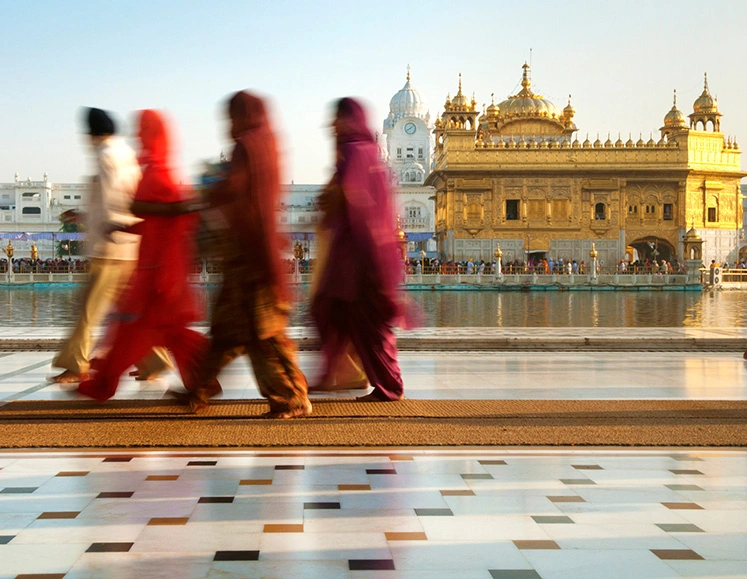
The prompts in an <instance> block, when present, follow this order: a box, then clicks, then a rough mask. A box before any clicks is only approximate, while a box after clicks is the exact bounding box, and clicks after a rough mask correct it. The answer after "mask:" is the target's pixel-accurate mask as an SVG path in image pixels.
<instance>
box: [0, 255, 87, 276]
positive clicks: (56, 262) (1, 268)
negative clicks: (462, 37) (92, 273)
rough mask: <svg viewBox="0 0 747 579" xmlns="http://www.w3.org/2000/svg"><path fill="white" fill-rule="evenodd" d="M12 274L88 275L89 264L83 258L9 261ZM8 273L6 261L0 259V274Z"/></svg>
mask: <svg viewBox="0 0 747 579" xmlns="http://www.w3.org/2000/svg"><path fill="white" fill-rule="evenodd" d="M11 263H12V265H13V272H14V273H88V265H89V262H88V260H87V259H83V258H77V257H76V258H62V257H56V258H54V259H52V258H51V257H50V258H48V259H31V258H28V257H22V258H20V259H16V258H13V259H11ZM7 271H8V260H7V259H6V258H3V259H0V273H6V272H7Z"/></svg>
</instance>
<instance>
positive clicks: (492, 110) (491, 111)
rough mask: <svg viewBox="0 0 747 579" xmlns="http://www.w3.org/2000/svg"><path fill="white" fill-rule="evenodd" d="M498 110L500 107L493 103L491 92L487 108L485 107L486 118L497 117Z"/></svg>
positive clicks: (493, 95)
mask: <svg viewBox="0 0 747 579" xmlns="http://www.w3.org/2000/svg"><path fill="white" fill-rule="evenodd" d="M499 111H500V109H499V108H498V105H497V104H495V94H494V93H493V94H491V95H490V104H489V105H488V108H487V114H488V118H490V117H497V116H498V112H499Z"/></svg>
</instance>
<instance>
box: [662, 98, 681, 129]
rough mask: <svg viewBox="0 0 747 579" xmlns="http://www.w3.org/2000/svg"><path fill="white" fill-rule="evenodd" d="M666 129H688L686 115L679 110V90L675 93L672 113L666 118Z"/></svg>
mask: <svg viewBox="0 0 747 579" xmlns="http://www.w3.org/2000/svg"><path fill="white" fill-rule="evenodd" d="M664 126H665V127H672V128H676V127H686V126H687V123H686V121H685V115H683V114H682V111H680V109H678V108H677V90H676V89H675V91H674V104H673V105H672V108H671V109H670V111H669V112H668V113H667V114H666V115H665V116H664Z"/></svg>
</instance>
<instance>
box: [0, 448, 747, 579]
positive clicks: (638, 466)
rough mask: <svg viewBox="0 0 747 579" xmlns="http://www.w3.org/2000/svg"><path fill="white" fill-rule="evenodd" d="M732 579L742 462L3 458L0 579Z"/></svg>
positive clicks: (250, 455)
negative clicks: (688, 578)
mask: <svg viewBox="0 0 747 579" xmlns="http://www.w3.org/2000/svg"><path fill="white" fill-rule="evenodd" d="M17 577H22V578H31V577H36V578H41V577H44V578H47V579H51V578H63V577H64V578H65V579H83V578H91V579H93V578H96V579H105V578H125V577H126V578H129V577H138V578H156V577H158V578H161V577H163V578H167V577H168V578H172V577H173V578H177V577H178V578H180V579H191V578H203V577H215V578H217V577H231V578H243V577H247V578H249V577H251V578H258V577H265V578H278V579H285V578H288V577H293V578H320V577H323V578H324V579H336V578H344V577H377V578H378V577H381V578H392V579H394V578H396V579H425V578H433V579H436V578H437V579H451V578H453V579H491V578H492V579H530V578H542V579H555V578H567V577H572V578H574V579H586V578H595V579H596V578H606V579H617V578H620V579H622V578H625V579H627V578H636V579H668V578H680V577H693V578H694V577H701V578H709V579H718V578H729V579H734V578H738V577H741V578H744V577H747V452H745V451H711V450H706V449H694V450H691V451H689V452H682V451H679V450H671V449H670V450H656V451H653V450H651V451H643V450H609V449H603V450H593V449H592V450H575V449H570V450H542V449H538V450H527V449H515V450H511V449H504V450H490V449H464V450H458V449H448V448H439V449H433V450H422V449H410V450H391V449H389V450H387V449H381V450H366V451H361V450H354V451H339V450H326V451H309V450H307V451H303V450H301V451H294V452H283V451H279V452H277V451H273V452H268V451H261V452H253V451H224V452H221V451H209V452H191V453H190V452H182V451H180V452H167V451H144V452H141V451H138V452H136V453H108V452H107V453H101V452H54V453H53V452H0V579H10V578H17Z"/></svg>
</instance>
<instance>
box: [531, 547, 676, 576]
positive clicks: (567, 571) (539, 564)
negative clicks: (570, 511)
mask: <svg viewBox="0 0 747 579" xmlns="http://www.w3.org/2000/svg"><path fill="white" fill-rule="evenodd" d="M522 552H523V554H524V556H525V557H526V558H527V559H528V560H529V562H530V563H531V564H532V566H533V567H534V568H535V569H536V570H537V572H538V573H539V575H540V576H541V577H542V579H567V578H568V577H573V579H599V578H600V577H604V579H631V578H632V577H635V578H636V579H680V576H679V574H678V573H677V572H676V571H675V570H674V569H672V568H671V567H669V566H668V565H667V564H666V562H664V561H662V560H660V559H659V558H658V557H657V556H656V555H654V554H653V553H651V551H648V550H619V551H616V550H607V551H597V550H594V551H581V550H524V551H522Z"/></svg>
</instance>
